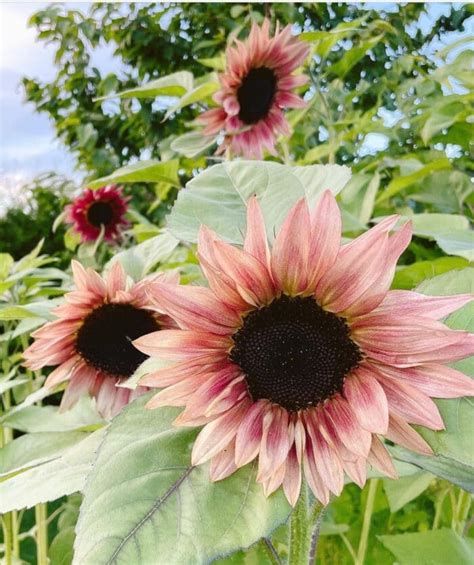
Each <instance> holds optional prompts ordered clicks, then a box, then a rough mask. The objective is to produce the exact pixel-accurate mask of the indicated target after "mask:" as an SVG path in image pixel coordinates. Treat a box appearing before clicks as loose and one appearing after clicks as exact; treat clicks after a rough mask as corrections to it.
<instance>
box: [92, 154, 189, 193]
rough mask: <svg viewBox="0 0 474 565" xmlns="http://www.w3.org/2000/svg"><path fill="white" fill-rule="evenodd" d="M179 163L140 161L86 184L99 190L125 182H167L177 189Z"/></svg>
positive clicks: (173, 160) (174, 160) (173, 161)
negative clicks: (105, 186) (107, 185)
mask: <svg viewBox="0 0 474 565" xmlns="http://www.w3.org/2000/svg"><path fill="white" fill-rule="evenodd" d="M178 166H179V161H178V160H177V159H172V160H171V161H163V162H162V161H154V160H151V161H140V162H138V163H133V164H132V165H126V166H125V167H122V168H120V169H117V170H116V171H114V172H113V173H112V174H111V175H109V176H107V177H102V178H100V179H96V180H94V181H92V182H89V183H88V184H87V186H88V188H100V187H101V186H104V185H106V184H114V183H126V182H167V183H169V184H172V185H173V186H177V187H179V186H180V185H179V180H178Z"/></svg>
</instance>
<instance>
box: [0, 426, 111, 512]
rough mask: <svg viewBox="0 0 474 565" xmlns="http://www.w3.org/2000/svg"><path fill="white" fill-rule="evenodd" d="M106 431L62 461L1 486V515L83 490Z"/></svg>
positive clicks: (15, 477) (89, 437)
mask: <svg viewBox="0 0 474 565" xmlns="http://www.w3.org/2000/svg"><path fill="white" fill-rule="evenodd" d="M104 432H105V430H97V431H96V432H94V433H92V434H90V435H88V436H87V437H86V438H85V439H84V440H83V441H81V442H80V443H78V444H76V445H74V446H73V447H70V448H69V449H68V450H67V451H66V452H65V453H64V454H63V455H62V456H61V457H58V458H57V459H54V460H52V461H48V462H46V463H44V464H42V465H38V466H36V467H33V468H32V469H28V470H26V471H24V472H22V473H20V474H18V475H14V476H13V477H12V478H9V479H7V480H5V481H3V482H1V483H0V513H5V512H10V511H11V510H20V509H22V508H31V507H32V506H35V505H36V504H39V503H40V502H48V501H50V500H56V499H58V498H61V497H62V496H65V495H67V494H72V493H73V492H77V491H80V490H82V488H83V486H84V482H85V479H86V476H87V474H88V473H89V471H90V469H91V467H92V463H93V461H94V457H95V452H96V450H97V448H98V446H99V444H100V442H101V441H102V439H103V437H104Z"/></svg>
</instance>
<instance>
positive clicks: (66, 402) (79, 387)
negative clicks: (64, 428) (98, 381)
mask: <svg viewBox="0 0 474 565" xmlns="http://www.w3.org/2000/svg"><path fill="white" fill-rule="evenodd" d="M96 373H97V371H96V370H95V369H92V368H90V367H87V366H86V365H83V366H82V370H81V371H80V372H76V374H75V376H74V378H73V379H71V381H70V383H69V385H68V386H67V388H66V390H65V391H64V394H63V397H62V399H61V405H60V407H59V411H60V412H65V411H66V410H69V409H70V408H72V406H74V404H76V402H77V401H78V400H79V398H81V396H83V395H85V394H89V393H90V392H91V389H92V387H93V386H94V382H95V377H96Z"/></svg>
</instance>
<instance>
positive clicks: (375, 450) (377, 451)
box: [367, 436, 398, 479]
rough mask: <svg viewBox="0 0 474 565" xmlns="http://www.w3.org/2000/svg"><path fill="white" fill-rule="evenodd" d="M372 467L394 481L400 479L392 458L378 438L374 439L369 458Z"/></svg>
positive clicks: (374, 437)
mask: <svg viewBox="0 0 474 565" xmlns="http://www.w3.org/2000/svg"><path fill="white" fill-rule="evenodd" d="M367 459H368V461H369V463H370V464H371V465H372V467H375V468H376V469H378V470H379V471H380V472H381V473H384V474H385V475H387V476H388V477H390V478H392V479H398V473H397V471H396V469H395V467H394V466H393V461H392V458H391V457H390V454H389V453H388V451H387V450H386V449H385V447H384V445H383V444H382V442H381V441H380V440H379V439H378V437H377V436H373V438H372V447H371V448H370V452H369V455H368V457H367Z"/></svg>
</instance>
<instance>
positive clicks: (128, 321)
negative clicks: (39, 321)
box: [24, 261, 178, 418]
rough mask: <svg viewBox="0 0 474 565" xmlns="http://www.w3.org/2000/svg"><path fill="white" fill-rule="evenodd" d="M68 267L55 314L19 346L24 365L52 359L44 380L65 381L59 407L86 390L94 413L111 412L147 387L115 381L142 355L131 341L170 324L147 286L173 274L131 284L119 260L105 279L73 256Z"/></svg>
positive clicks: (37, 366) (127, 373)
mask: <svg viewBox="0 0 474 565" xmlns="http://www.w3.org/2000/svg"><path fill="white" fill-rule="evenodd" d="M72 270H73V275H74V282H75V285H76V290H73V291H72V292H68V293H67V294H66V295H65V296H64V299H65V304H62V305H61V306H58V307H57V308H56V309H55V310H54V313H55V314H56V316H57V317H58V319H57V320H55V321H53V322H48V323H47V324H46V325H45V326H43V327H42V328H40V329H39V330H36V331H35V332H34V333H33V334H32V335H33V337H34V338H35V341H34V342H33V344H32V345H30V347H28V349H27V350H26V351H25V352H24V358H25V359H26V363H25V365H26V366H27V367H29V368H30V369H32V370H37V369H40V368H42V367H45V366H47V365H50V366H55V365H57V368H56V369H55V370H54V371H53V372H52V373H51V374H50V375H49V376H48V378H47V379H46V382H45V386H46V387H54V386H56V385H58V384H59V383H62V382H64V381H69V385H68V387H67V388H66V391H65V393H64V396H63V398H62V401H61V409H62V410H67V409H69V408H70V407H71V406H73V405H74V404H75V403H76V402H77V400H78V399H79V397H80V396H81V395H83V394H84V393H89V394H90V395H91V396H93V397H95V398H96V401H97V408H98V411H99V413H100V414H101V415H102V416H103V417H104V418H111V417H113V416H115V414H117V413H118V412H119V411H120V410H121V409H122V408H123V406H125V405H126V404H128V402H130V401H131V400H133V398H135V397H136V396H138V395H140V394H143V393H144V392H146V391H147V388H146V387H138V388H136V389H135V390H131V389H129V388H124V387H117V385H118V384H120V383H122V382H123V381H124V380H126V379H127V377H130V376H131V375H132V374H133V373H134V372H135V370H136V369H137V367H138V366H139V365H140V364H141V363H142V362H143V361H145V359H147V356H146V355H144V354H143V353H141V352H140V351H138V350H137V349H136V348H135V347H134V346H133V345H132V341H133V340H134V339H136V338H138V337H140V336H142V335H144V334H147V333H150V332H156V331H157V330H159V329H160V328H171V327H173V324H172V322H171V321H170V320H169V318H168V317H167V316H160V315H159V314H157V313H156V312H155V311H154V307H153V305H152V304H151V303H150V300H149V298H148V295H147V289H148V287H149V285H150V284H151V282H152V281H164V282H166V283H167V286H168V285H173V284H177V283H178V275H175V274H167V275H164V274H162V275H156V276H155V277H152V278H150V279H148V280H147V279H145V280H143V281H141V282H139V283H137V284H134V285H132V286H130V285H128V284H127V277H126V275H125V272H124V270H123V268H122V266H121V264H120V263H119V262H116V263H115V264H114V265H113V267H112V268H111V269H110V272H109V273H108V275H107V277H106V279H103V278H102V277H101V276H100V275H99V274H98V273H96V272H95V271H94V270H92V269H87V270H85V269H84V268H83V267H82V265H81V264H80V263H78V262H77V261H73V262H72Z"/></svg>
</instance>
